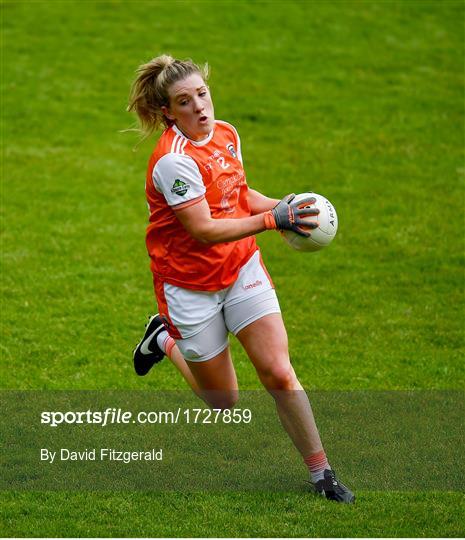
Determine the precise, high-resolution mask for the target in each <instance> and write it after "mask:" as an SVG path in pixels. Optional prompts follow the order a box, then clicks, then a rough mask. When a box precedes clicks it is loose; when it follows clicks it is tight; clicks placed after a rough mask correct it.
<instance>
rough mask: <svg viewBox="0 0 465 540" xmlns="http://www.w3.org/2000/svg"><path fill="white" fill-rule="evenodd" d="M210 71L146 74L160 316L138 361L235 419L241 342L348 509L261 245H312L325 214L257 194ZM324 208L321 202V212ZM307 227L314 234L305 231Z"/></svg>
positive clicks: (142, 109) (165, 61) (162, 60)
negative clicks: (166, 369)
mask: <svg viewBox="0 0 465 540" xmlns="http://www.w3.org/2000/svg"><path fill="white" fill-rule="evenodd" d="M207 76H208V73H207V66H204V67H203V68H201V67H199V66H197V65H196V64H194V63H193V62H192V61H191V60H187V61H180V60H175V59H174V58H172V57H171V56H167V55H162V56H159V57H157V58H154V59H153V60H151V61H150V62H148V63H147V64H144V65H141V66H140V67H139V68H138V70H137V77H136V79H135V81H134V83H133V86H132V89H131V95H130V100H129V106H128V110H129V111H135V112H136V113H137V116H138V118H139V121H140V125H141V128H142V131H143V132H144V133H145V134H146V136H148V135H150V134H152V133H153V132H154V131H155V130H157V128H159V127H160V126H162V125H163V126H164V127H165V129H164V131H163V133H162V135H161V136H160V138H159V140H158V143H157V145H156V147H155V149H154V151H153V153H152V155H151V157H150V160H149V164H148V169H147V177H146V196H147V201H148V205H149V211H150V217H149V225H148V227H147V234H146V245H147V250H148V253H149V256H150V259H151V270H152V273H153V280H154V288H155V294H156V297H157V302H158V309H159V315H155V316H153V317H152V318H151V319H150V321H149V324H148V325H147V329H146V332H145V335H144V337H143V338H142V340H141V342H140V343H139V345H138V346H137V348H136V350H135V351H134V365H135V370H136V372H137V373H138V374H139V375H145V374H146V373H148V371H149V370H150V369H151V367H152V366H153V365H154V364H155V363H156V362H159V361H160V360H161V359H162V358H163V356H164V355H167V356H168V357H169V358H170V359H171V361H172V362H173V363H174V364H175V365H176V367H177V368H178V369H179V370H180V371H181V373H182V374H183V376H184V378H185V379H186V380H187V382H188V383H189V384H190V386H191V387H192V389H193V390H194V391H195V392H196V393H197V394H198V395H199V396H200V397H202V398H203V399H204V400H205V401H206V402H207V403H208V404H209V405H210V406H211V407H214V408H223V409H224V408H231V407H233V405H234V403H235V401H236V399H237V393H238V384H237V378H236V373H235V371H234V366H233V363H232V360H231V354H230V349H229V342H228V333H229V332H231V333H232V334H234V335H235V336H236V337H237V339H238V340H239V342H240V343H241V344H242V346H243V347H244V349H245V351H246V353H247V355H248V356H249V358H250V360H251V361H252V363H253V365H254V367H255V369H256V371H257V373H258V377H259V379H260V381H261V382H262V384H263V385H264V386H265V388H266V389H267V390H268V391H269V392H270V393H271V395H272V396H273V397H274V399H275V401H276V407H277V410H278V414H279V418H280V420H281V423H282V425H283V427H284V429H285V430H286V432H287V433H288V435H289V437H290V438H291V440H292V441H293V443H294V445H295V446H296V448H297V449H298V451H299V452H300V453H301V455H302V457H303V460H304V462H305V464H306V465H307V466H308V468H309V470H310V474H311V480H312V482H313V484H314V486H315V490H316V491H317V492H318V493H320V494H322V495H323V496H325V497H326V498H328V499H332V500H335V501H339V502H344V503H350V502H353V501H354V495H353V493H352V492H351V491H350V490H349V489H347V488H346V487H345V486H344V485H343V484H342V483H341V482H339V481H338V479H337V477H336V475H335V473H334V471H333V470H332V469H331V467H330V465H329V463H328V460H327V458H326V455H325V452H324V450H323V446H322V444H321V440H320V436H319V433H318V429H317V427H316V424H315V420H314V417H313V413H312V410H311V407H310V403H309V401H308V398H307V395H306V394H305V392H304V391H303V388H302V386H301V384H300V383H299V380H298V379H297V376H296V374H295V372H294V369H293V368H292V365H291V363H290V359H289V352H288V342H287V334H286V330H285V328H284V324H283V319H282V317H281V312H280V307H279V303H278V300H277V297H276V293H275V290H274V287H273V283H272V281H271V278H270V276H269V274H268V272H267V270H266V268H265V265H264V264H263V261H262V258H261V255H260V252H259V250H258V247H257V244H256V241H255V235H256V234H258V233H261V232H263V231H266V230H270V229H274V230H291V231H294V232H296V233H297V234H302V235H305V236H308V235H310V232H309V229H310V230H311V229H312V228H315V227H317V223H316V222H315V221H313V223H312V224H311V225H310V226H309V223H308V220H307V221H304V218H308V217H309V216H310V217H312V216H316V215H317V213H318V210H316V209H314V208H311V209H308V208H307V209H304V208H303V206H305V205H308V203H310V202H312V201H311V200H310V199H307V200H305V201H303V202H300V203H299V205H297V204H296V203H295V202H293V199H294V195H289V196H287V197H285V198H284V199H283V200H281V201H279V200H276V199H270V198H268V197H266V196H265V195H262V194H261V193H259V192H258V191H256V190H254V189H251V188H249V187H248V185H247V182H246V177H245V173H244V169H243V166H242V155H241V143H240V139H239V135H238V133H237V131H236V129H235V128H234V127H233V126H232V125H230V124H228V123H226V122H223V121H220V120H215V114H214V108H213V103H212V98H211V94H210V89H209V87H208V85H207V82H206V81H207ZM313 202H314V201H313ZM303 226H305V228H302V227H303Z"/></svg>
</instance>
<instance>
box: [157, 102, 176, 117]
mask: <svg viewBox="0 0 465 540" xmlns="http://www.w3.org/2000/svg"><path fill="white" fill-rule="evenodd" d="M160 109H161V112H162V113H163V114H164V115H165V116H166V118H168V120H175V117H174V115H173V114H171V113H170V110H169V108H168V107H167V106H166V105H162V106H161V107H160Z"/></svg>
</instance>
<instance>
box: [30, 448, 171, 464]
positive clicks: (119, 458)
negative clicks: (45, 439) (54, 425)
mask: <svg viewBox="0 0 465 540" xmlns="http://www.w3.org/2000/svg"><path fill="white" fill-rule="evenodd" d="M162 460H163V449H162V448H158V449H155V448H151V449H149V450H116V449H114V448H91V449H88V448H85V449H84V450H71V449H69V448H60V449H59V450H55V451H54V450H49V449H48V448H41V449H40V461H44V462H46V463H55V462H56V461H116V462H121V463H132V462H134V461H162Z"/></svg>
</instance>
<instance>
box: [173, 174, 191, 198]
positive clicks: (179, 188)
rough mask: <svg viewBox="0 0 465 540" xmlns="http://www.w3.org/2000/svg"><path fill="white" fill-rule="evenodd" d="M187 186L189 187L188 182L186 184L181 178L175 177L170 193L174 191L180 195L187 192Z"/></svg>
mask: <svg viewBox="0 0 465 540" xmlns="http://www.w3.org/2000/svg"><path fill="white" fill-rule="evenodd" d="M189 188H190V185H189V184H186V182H183V181H182V180H179V178H176V180H175V181H174V184H173V187H172V188H171V193H174V194H176V195H179V196H180V197H182V196H183V195H185V194H186V193H187V191H188V190H189Z"/></svg>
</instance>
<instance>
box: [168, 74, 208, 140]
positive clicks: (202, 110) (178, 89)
mask: <svg viewBox="0 0 465 540" xmlns="http://www.w3.org/2000/svg"><path fill="white" fill-rule="evenodd" d="M168 94H169V97H170V106H169V107H162V111H163V113H164V115H165V116H166V117H167V118H169V119H170V120H173V121H174V123H175V124H176V125H177V126H178V128H179V129H180V130H181V131H182V132H183V133H184V135H186V136H187V137H189V139H192V140H194V141H201V140H202V139H205V137H207V136H208V135H209V133H210V132H211V130H212V129H213V126H214V121H215V116H214V114H215V113H214V110H213V103H212V99H211V96H210V91H209V89H208V86H207V85H206V84H205V81H204V80H203V79H202V77H201V76H200V75H199V74H197V73H194V74H193V75H189V77H186V78H185V79H182V80H181V81H178V82H176V83H174V84H173V85H172V86H171V87H170V88H169V90H168Z"/></svg>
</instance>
